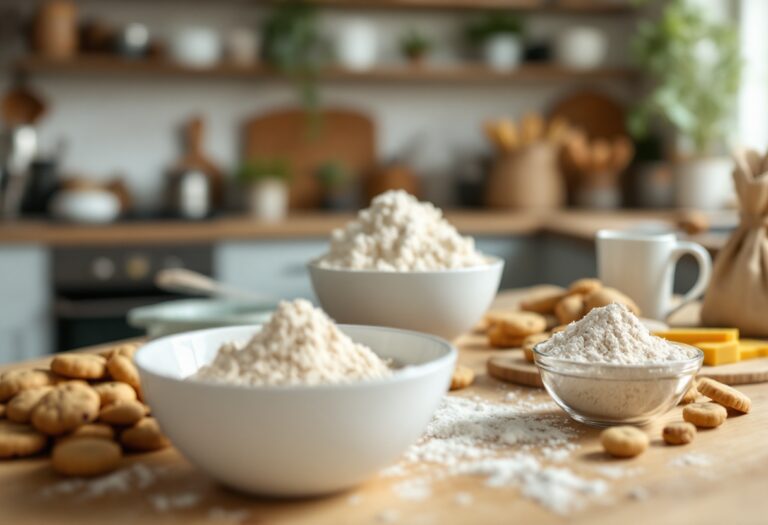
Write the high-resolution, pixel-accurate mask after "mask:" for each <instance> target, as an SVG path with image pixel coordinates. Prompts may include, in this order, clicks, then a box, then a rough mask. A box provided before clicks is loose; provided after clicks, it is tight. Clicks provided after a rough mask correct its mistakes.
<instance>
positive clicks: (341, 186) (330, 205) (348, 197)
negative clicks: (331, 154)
mask: <svg viewBox="0 0 768 525" xmlns="http://www.w3.org/2000/svg"><path fill="white" fill-rule="evenodd" d="M352 179H353V177H352V174H351V173H350V172H349V170H348V169H347V167H346V166H345V165H344V163H342V162H340V161H328V162H326V163H324V164H322V165H321V166H320V167H319V168H318V170H317V180H318V182H319V183H320V186H321V187H322V188H323V199H322V206H323V208H325V209H328V210H348V209H351V208H353V207H354V204H355V203H354V202H353V201H354V195H353V193H352V191H351V187H350V186H351V183H352Z"/></svg>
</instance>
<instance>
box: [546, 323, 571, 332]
mask: <svg viewBox="0 0 768 525" xmlns="http://www.w3.org/2000/svg"><path fill="white" fill-rule="evenodd" d="M566 328H568V325H567V324H561V325H558V326H556V327H554V328H553V329H552V330H550V332H552V333H553V334H556V333H558V332H562V331H563V330H565V329H566Z"/></svg>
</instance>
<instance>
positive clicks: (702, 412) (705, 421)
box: [683, 403, 728, 428]
mask: <svg viewBox="0 0 768 525" xmlns="http://www.w3.org/2000/svg"><path fill="white" fill-rule="evenodd" d="M727 417H728V411H727V410H726V409H725V407H724V406H723V405H718V404H717V403H691V404H690V405H685V407H683V419H685V420H686V421H687V422H689V423H693V424H694V425H696V426H697V427H701V428H715V427H719V426H720V425H722V424H723V421H725V419H726V418H727Z"/></svg>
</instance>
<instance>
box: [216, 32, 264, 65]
mask: <svg viewBox="0 0 768 525" xmlns="http://www.w3.org/2000/svg"><path fill="white" fill-rule="evenodd" d="M260 47H261V41H260V39H259V35H258V33H257V32H256V30H254V29H250V28H247V27H237V28H235V29H232V30H231V31H229V32H228V33H227V35H226V37H225V40H224V54H225V56H226V57H227V60H228V61H229V62H231V63H232V64H235V65H238V66H252V65H254V64H255V63H256V62H258V60H259V51H260Z"/></svg>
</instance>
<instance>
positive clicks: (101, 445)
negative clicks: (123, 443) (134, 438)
mask: <svg viewBox="0 0 768 525" xmlns="http://www.w3.org/2000/svg"><path fill="white" fill-rule="evenodd" d="M122 456H123V453H122V451H121V450H120V445H118V444H117V443H115V442H114V441H109V440H106V439H101V438H94V437H82V438H79V439H68V440H66V441H62V442H61V443H59V444H57V445H56V446H55V447H53V454H52V455H51V465H52V466H53V470H55V471H56V472H58V473H59V474H64V475H65V476H83V477H88V476H99V475H102V474H107V473H108V472H112V471H113V470H115V469H116V468H117V467H118V466H120V461H121V460H122Z"/></svg>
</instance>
